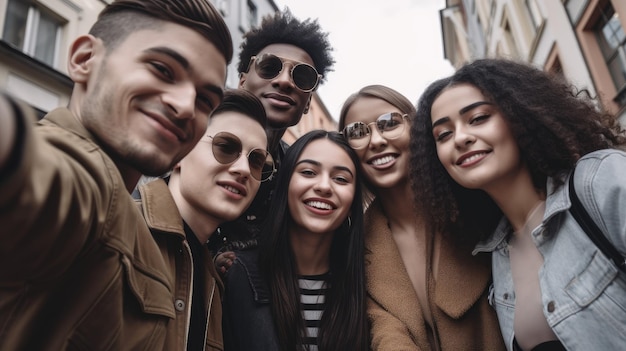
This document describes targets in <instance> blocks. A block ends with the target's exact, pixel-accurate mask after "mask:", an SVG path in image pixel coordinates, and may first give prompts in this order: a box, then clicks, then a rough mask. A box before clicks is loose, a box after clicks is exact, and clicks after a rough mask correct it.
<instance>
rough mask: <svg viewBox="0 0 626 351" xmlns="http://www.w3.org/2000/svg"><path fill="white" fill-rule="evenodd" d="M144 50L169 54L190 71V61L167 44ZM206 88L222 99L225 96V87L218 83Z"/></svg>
mask: <svg viewBox="0 0 626 351" xmlns="http://www.w3.org/2000/svg"><path fill="white" fill-rule="evenodd" d="M144 52H145V53H156V54H161V55H166V56H169V57H171V58H172V59H173V60H174V61H176V62H178V63H179V64H180V65H181V66H182V67H183V68H184V69H185V71H187V72H189V61H188V60H187V59H186V58H185V57H183V56H182V55H181V54H179V53H178V52H177V51H175V50H172V49H170V48H168V47H165V46H157V47H153V48H149V49H146V50H144ZM204 88H205V89H207V90H209V91H212V92H214V93H215V94H217V95H218V96H219V97H220V100H222V99H223V98H224V89H222V88H221V87H219V86H216V85H207V86H205V87H204Z"/></svg>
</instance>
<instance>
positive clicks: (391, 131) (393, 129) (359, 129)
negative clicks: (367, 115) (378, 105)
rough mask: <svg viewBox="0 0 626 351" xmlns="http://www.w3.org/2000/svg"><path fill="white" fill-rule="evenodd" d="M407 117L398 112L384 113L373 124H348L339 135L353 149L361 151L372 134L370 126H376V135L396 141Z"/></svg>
mask: <svg viewBox="0 0 626 351" xmlns="http://www.w3.org/2000/svg"><path fill="white" fill-rule="evenodd" d="M407 117H408V116H407V115H406V114H401V113H400V112H389V113H385V114H384V115H382V116H380V117H378V118H377V119H376V120H375V121H374V122H370V123H367V124H365V123H363V122H354V123H350V124H348V125H347V126H346V127H345V128H343V131H342V132H341V134H343V136H344V138H346V140H348V143H349V144H350V146H352V148H353V149H362V148H364V147H366V146H367V145H368V144H369V143H370V139H371V134H372V130H371V129H370V125H371V124H374V125H375V126H376V129H378V133H380V135H382V137H383V138H385V139H387V140H390V139H396V138H398V137H400V135H402V132H403V131H404V126H405V124H406V123H404V119H405V118H407Z"/></svg>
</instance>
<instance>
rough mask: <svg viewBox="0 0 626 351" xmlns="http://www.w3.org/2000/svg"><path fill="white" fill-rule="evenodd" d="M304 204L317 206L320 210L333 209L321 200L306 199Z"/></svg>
mask: <svg viewBox="0 0 626 351" xmlns="http://www.w3.org/2000/svg"><path fill="white" fill-rule="evenodd" d="M306 204H307V205H308V206H311V207H315V208H319V209H321V210H332V209H333V208H332V207H331V206H330V205H329V204H327V203H325V202H321V201H307V202H306Z"/></svg>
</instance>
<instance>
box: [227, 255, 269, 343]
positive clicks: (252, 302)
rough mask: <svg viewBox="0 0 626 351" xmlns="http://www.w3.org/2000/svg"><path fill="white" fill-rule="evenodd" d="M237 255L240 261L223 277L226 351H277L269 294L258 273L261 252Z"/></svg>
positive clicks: (237, 259)
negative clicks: (259, 253)
mask: <svg viewBox="0 0 626 351" xmlns="http://www.w3.org/2000/svg"><path fill="white" fill-rule="evenodd" d="M235 254H236V256H237V258H236V259H235V262H234V263H233V265H232V266H231V267H230V269H229V270H228V272H226V274H225V276H224V284H225V287H226V292H225V294H224V300H223V305H222V306H223V319H222V325H223V328H224V349H225V350H226V351H235V350H241V351H249V350H255V351H263V350H267V351H276V350H278V339H277V336H276V329H275V326H274V322H273V319H272V312H271V310H270V293H269V288H268V287H267V285H266V283H265V282H263V281H262V278H261V274H260V271H259V265H258V256H259V255H258V249H252V250H242V251H236V252H235Z"/></svg>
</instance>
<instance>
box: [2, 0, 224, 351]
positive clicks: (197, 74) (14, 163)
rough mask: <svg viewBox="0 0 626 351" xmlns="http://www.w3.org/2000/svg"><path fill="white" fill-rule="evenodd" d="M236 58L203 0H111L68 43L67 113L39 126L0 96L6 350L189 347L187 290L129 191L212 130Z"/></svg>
mask: <svg viewBox="0 0 626 351" xmlns="http://www.w3.org/2000/svg"><path fill="white" fill-rule="evenodd" d="M232 51H233V48H232V41H231V38H230V33H229V31H228V28H227V27H226V24H225V23H224V21H223V19H222V18H221V16H220V14H219V12H218V11H216V10H215V9H214V8H213V6H212V5H211V4H210V3H209V1H208V0H177V1H169V0H117V1H114V2H112V3H111V4H109V5H108V6H107V7H106V8H105V9H104V10H103V11H102V12H101V14H100V16H99V18H98V21H97V22H96V24H95V25H94V26H93V27H92V29H91V31H90V34H88V35H83V36H80V37H79V38H77V39H76V40H75V41H74V42H73V43H72V45H71V47H70V56H69V59H68V73H69V76H70V77H71V78H72V80H73V81H74V83H75V85H74V89H73V92H72V96H71V99H70V103H69V106H68V108H59V109H56V110H54V111H52V112H50V113H49V114H48V115H46V117H44V119H43V120H41V121H40V122H39V123H38V124H37V125H36V126H33V125H32V123H31V122H32V121H33V119H32V117H29V112H28V111H27V110H25V109H23V108H21V107H20V105H19V104H18V103H16V102H15V101H13V100H11V99H10V98H8V97H5V96H0V267H2V269H0V349H2V350H65V349H83V350H183V349H185V347H186V345H185V343H186V340H187V332H188V331H187V329H185V328H180V325H181V324H179V323H175V321H176V320H177V319H180V318H184V319H185V320H187V319H188V318H189V316H188V315H187V313H188V309H181V308H180V306H181V304H190V303H191V301H190V300H191V292H189V294H188V297H187V299H186V300H183V301H179V300H177V299H175V298H174V289H175V288H176V286H177V285H178V284H179V282H178V280H179V279H181V277H180V276H179V275H178V274H177V272H175V271H172V269H171V268H170V267H168V265H167V264H166V262H165V260H164V257H165V256H164V254H165V252H163V250H162V249H160V248H159V246H158V245H157V243H156V242H155V240H154V239H153V237H152V235H151V234H150V231H149V229H148V226H147V225H146V223H145V221H144V219H143V217H142V214H141V213H140V211H139V210H138V208H137V207H136V206H135V204H134V202H133V200H132V198H131V196H130V194H129V192H130V191H132V189H133V188H134V187H135V185H136V183H137V181H138V180H139V178H140V176H141V175H142V174H148V175H159V174H162V173H164V172H166V171H168V170H170V169H171V168H172V167H173V166H174V165H175V164H176V163H177V162H178V161H180V160H181V159H182V158H183V157H184V156H185V155H186V154H187V153H188V152H189V151H190V150H191V149H192V148H193V147H194V146H195V145H196V143H197V142H198V141H199V140H200V138H201V137H202V136H203V135H204V133H205V130H206V126H207V123H208V118H209V114H210V113H211V112H212V110H213V109H214V108H215V107H217V106H218V105H219V103H220V102H221V100H222V97H223V89H224V84H225V78H226V67H227V64H228V63H229V62H230V60H231V58H232ZM183 325H184V326H186V325H187V323H185V324H183Z"/></svg>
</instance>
